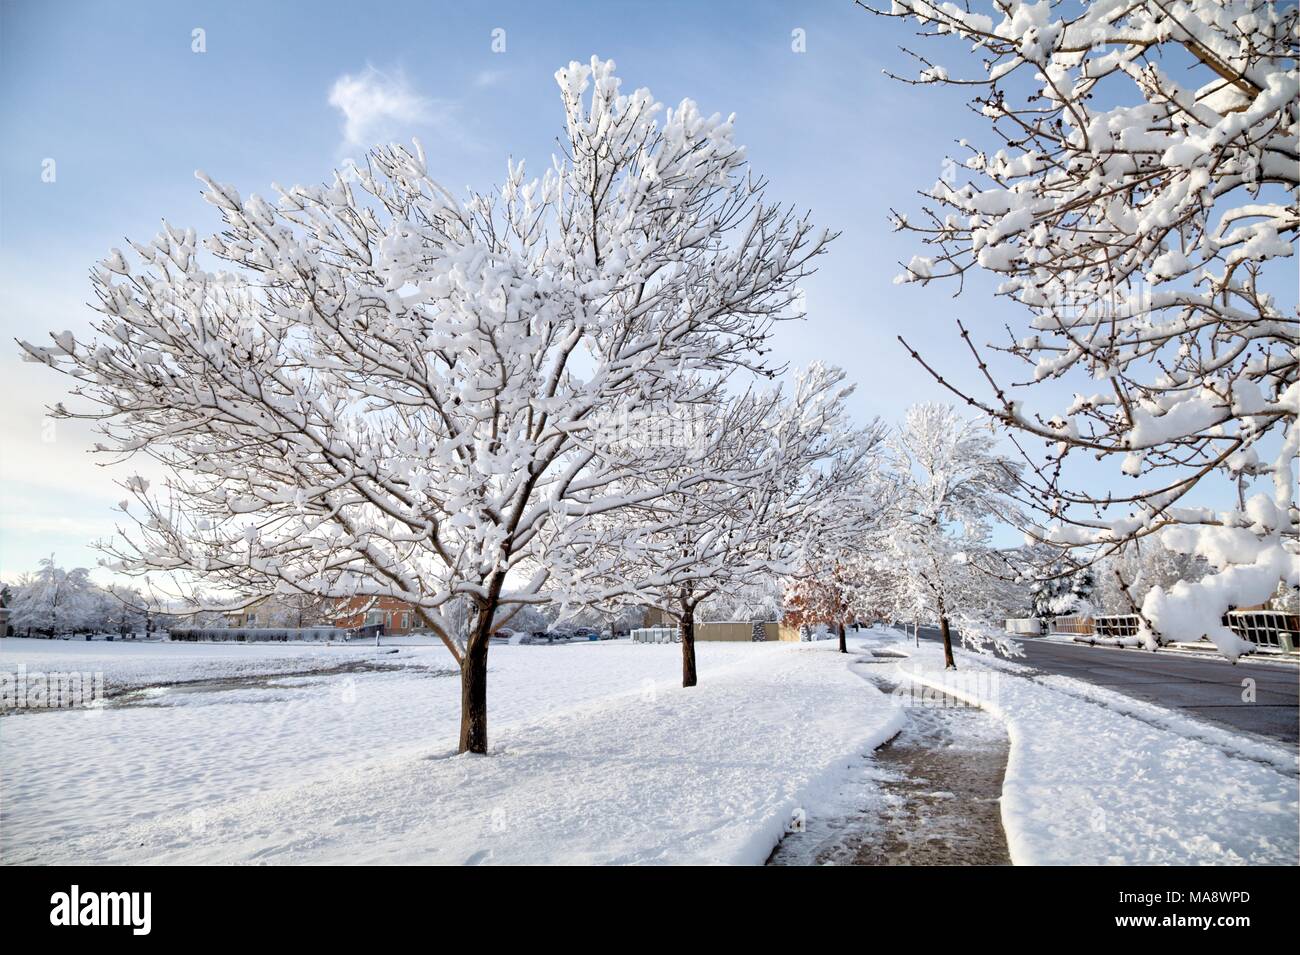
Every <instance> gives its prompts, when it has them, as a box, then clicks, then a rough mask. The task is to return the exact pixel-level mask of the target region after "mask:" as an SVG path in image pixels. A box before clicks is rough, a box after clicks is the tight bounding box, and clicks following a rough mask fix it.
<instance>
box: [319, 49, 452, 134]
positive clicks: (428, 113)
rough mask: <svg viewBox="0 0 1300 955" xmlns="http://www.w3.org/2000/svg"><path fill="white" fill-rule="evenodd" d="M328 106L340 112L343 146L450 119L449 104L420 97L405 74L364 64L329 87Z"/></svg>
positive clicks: (409, 130) (409, 131)
mask: <svg viewBox="0 0 1300 955" xmlns="http://www.w3.org/2000/svg"><path fill="white" fill-rule="evenodd" d="M329 102H330V105H331V106H333V107H335V108H336V109H338V110H339V111H340V112H342V113H343V139H344V146H345V147H357V146H361V147H369V146H373V145H375V144H376V143H378V142H380V141H382V140H384V139H386V138H392V137H394V136H408V135H410V133H411V132H413V131H414V129H415V127H419V126H436V125H441V124H443V123H446V122H448V121H449V119H450V115H451V106H450V104H447V103H444V102H441V101H439V100H434V99H430V98H428V97H424V96H421V95H420V94H419V93H417V92H416V91H415V90H414V89H412V87H411V85H410V83H409V82H407V79H406V77H405V76H403V75H402V74H401V73H400V72H399V73H382V72H380V71H379V70H377V69H375V68H374V67H373V66H367V67H366V68H365V70H364V71H363V72H361V73H357V74H352V73H345V74H344V75H342V76H340V77H339V78H338V79H337V80H335V81H334V85H333V86H332V87H331V88H330V95H329Z"/></svg>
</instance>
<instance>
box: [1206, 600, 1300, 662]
mask: <svg viewBox="0 0 1300 955" xmlns="http://www.w3.org/2000/svg"><path fill="white" fill-rule="evenodd" d="M1223 625H1224V626H1225V627H1227V628H1228V629H1230V630H1231V631H1232V632H1233V633H1235V634H1236V635H1237V636H1239V637H1241V638H1242V639H1243V640H1248V641H1249V642H1251V643H1253V644H1255V646H1257V647H1268V648H1270V649H1272V650H1282V651H1284V652H1287V653H1289V652H1291V651H1292V650H1294V649H1295V648H1296V645H1297V643H1300V639H1298V637H1300V614H1294V613H1286V612H1284V611H1281V610H1229V611H1228V612H1227V613H1225V614H1224V615H1223Z"/></svg>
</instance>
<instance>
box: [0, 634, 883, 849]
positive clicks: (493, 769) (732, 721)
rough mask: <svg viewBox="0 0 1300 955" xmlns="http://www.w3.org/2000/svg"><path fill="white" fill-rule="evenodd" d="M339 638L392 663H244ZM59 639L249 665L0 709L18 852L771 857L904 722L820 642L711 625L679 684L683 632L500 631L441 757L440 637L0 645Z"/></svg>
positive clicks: (450, 715) (106, 658)
mask: <svg viewBox="0 0 1300 955" xmlns="http://www.w3.org/2000/svg"><path fill="white" fill-rule="evenodd" d="M295 651H296V656H295ZM118 654H120V658H121V668H120V670H119V669H118V661H117V659H116V655H118ZM37 657H39V658H40V660H39V663H37V662H35V659H36V658H37ZM340 657H345V658H349V659H356V660H363V659H364V660H368V661H370V662H371V663H375V662H381V663H384V664H390V665H391V664H394V663H398V664H402V665H403V666H402V669H399V670H392V671H381V672H358V673H346V674H341V673H332V674H328V675H320V676H316V677H313V676H298V677H289V678H283V677H282V678H277V679H272V680H270V681H267V682H265V683H262V684H253V683H251V682H250V681H248V680H247V679H244V678H246V677H247V675H248V674H249V672H250V671H251V670H252V669H253V668H254V667H256V666H258V665H261V664H266V665H269V666H271V667H273V668H275V669H276V671H277V672H284V671H285V670H290V671H294V670H301V669H307V668H308V666H306V665H304V661H306V663H307V664H311V663H313V662H314V663H315V664H316V665H317V666H319V667H333V666H335V665H337V664H338V662H339V659H340ZM56 659H57V660H58V663H59V667H61V668H62V669H89V668H92V667H93V666H103V667H104V669H105V670H106V671H107V672H108V673H109V674H110V675H109V677H108V682H109V683H110V685H111V684H114V683H130V684H132V685H136V686H140V685H142V682H147V680H146V679H145V675H146V674H147V673H148V672H149V667H150V666H153V667H155V668H156V672H157V673H158V674H159V675H160V677H163V678H166V679H175V678H177V674H178V673H179V672H181V670H183V669H184V667H185V666H190V665H192V666H194V667H195V670H194V675H198V676H202V677H203V678H205V679H212V678H214V677H220V676H224V675H234V676H236V677H240V678H241V679H238V680H235V681H232V683H231V684H230V685H229V686H225V685H220V684H218V685H216V686H213V685H207V686H203V687H201V688H198V689H196V688H194V687H175V688H171V689H159V690H148V691H144V692H142V693H141V692H137V693H136V694H133V695H131V696H128V697H127V699H128V700H133V701H134V702H131V703H130V704H129V705H112V704H110V705H109V706H106V707H102V708H98V709H94V710H90V711H61V712H60V711H47V712H28V713H19V714H16V715H12V716H7V717H4V718H3V719H2V720H0V755H2V756H3V772H4V775H3V779H2V780H0V852H2V855H3V859H4V861H5V862H9V863H14V862H34V861H40V862H90V863H100V862H104V863H108V862H128V863H134V862H255V861H265V862H339V861H345V862H440V863H462V862H478V861H488V860H491V861H495V862H670V861H671V862H761V861H762V860H763V858H765V857H766V855H767V853H768V852H769V851H770V850H771V848H772V846H773V845H775V843H776V841H777V839H778V838H779V837H780V835H781V833H782V830H783V827H784V825H785V823H786V822H787V821H788V820H789V818H790V816H791V813H792V812H793V811H794V810H795V809H796V808H802V807H808V806H809V805H811V804H812V803H813V802H815V800H816V798H817V796H818V794H819V793H820V792H823V791H824V790H825V789H826V788H828V787H829V786H831V785H832V784H833V783H834V781H835V779H836V778H838V774H839V773H841V772H842V771H843V769H844V764H845V763H846V759H847V758H851V757H855V756H858V755H859V754H861V753H862V752H864V751H869V750H870V749H871V748H873V747H874V746H875V745H877V744H878V743H880V742H882V741H883V740H885V739H886V738H888V736H890V735H892V733H893V732H895V731H896V729H897V728H898V726H899V725H901V718H900V714H899V712H898V710H897V709H896V708H895V707H894V706H893V705H892V704H891V703H890V702H889V700H888V698H887V697H885V696H884V695H882V694H881V693H879V692H878V691H876V690H875V689H873V688H872V687H870V686H869V685H867V684H866V683H865V682H864V681H863V680H861V679H860V678H858V677H857V676H855V675H854V674H852V673H851V672H850V671H849V669H848V666H847V659H848V658H845V657H843V656H841V655H839V654H836V653H835V652H834V644H833V643H830V642H827V643H816V644H803V645H798V644H793V645H792V644H772V645H755V644H704V645H701V647H700V648H699V662H700V673H701V685H700V686H699V687H698V688H696V689H694V690H691V691H684V690H682V689H681V688H680V687H679V686H677V685H676V684H677V682H678V680H679V679H680V676H679V674H680V666H681V662H680V650H679V648H678V647H676V646H673V645H664V646H645V645H633V644H631V643H628V642H626V641H616V642H607V643H591V644H573V645H569V646H555V647H528V646H518V647H510V646H495V647H493V648H492V653H491V659H490V664H489V665H490V678H489V690H488V692H489V705H490V716H489V724H490V725H489V732H490V736H491V742H492V749H493V751H494V755H492V756H490V757H487V758H484V757H472V756H456V755H454V749H455V745H454V744H455V738H456V731H457V726H458V718H459V717H458V705H459V682H458V681H457V679H456V678H455V677H454V676H453V675H449V673H450V671H449V664H450V659H449V657H448V656H447V655H446V653H445V651H443V650H442V649H441V648H440V647H408V648H403V649H401V650H400V651H399V652H398V653H396V654H391V653H383V652H382V650H380V651H376V650H374V649H373V648H360V647H347V648H328V647H301V648H292V647H262V646H238V645H235V646H203V645H168V644H154V645H151V646H146V647H140V646H130V645H127V644H85V643H80V644H79V643H62V642H46V641H12V640H11V641H5V642H4V645H3V647H2V648H0V665H2V666H4V667H5V668H8V669H11V670H12V669H13V668H14V667H15V666H16V665H17V664H18V663H19V662H23V663H26V664H27V665H28V667H29V669H35V667H36V666H37V665H40V666H44V667H47V668H49V669H56V666H55V660H56ZM180 660H184V661H186V663H184V664H182V663H180V662H178V661H180ZM289 661H294V662H292V663H290V662H289ZM123 673H124V674H126V676H125V677H122V676H121V674H123Z"/></svg>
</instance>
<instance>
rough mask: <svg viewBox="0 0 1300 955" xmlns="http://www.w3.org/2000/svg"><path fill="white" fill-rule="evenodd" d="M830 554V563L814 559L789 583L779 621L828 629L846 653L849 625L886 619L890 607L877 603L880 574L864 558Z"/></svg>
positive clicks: (842, 551)
mask: <svg viewBox="0 0 1300 955" xmlns="http://www.w3.org/2000/svg"><path fill="white" fill-rule="evenodd" d="M832 553H833V554H834V559H833V560H821V559H814V562H813V563H811V564H809V565H807V566H806V567H805V568H804V570H803V572H802V573H801V574H799V575H797V576H794V577H792V578H791V579H790V582H789V585H788V586H787V588H786V591H785V616H784V618H783V620H784V622H786V623H789V624H790V625H792V626H795V627H812V626H817V625H819V624H821V625H825V626H827V627H829V628H831V631H832V632H833V633H834V634H835V635H836V636H837V637H838V638H839V649H840V653H848V652H849V648H848V639H847V636H848V627H849V625H850V624H854V623H857V622H858V621H862V620H872V621H874V620H880V619H887V618H888V617H889V616H891V613H890V611H891V610H892V605H891V604H890V603H889V602H886V601H883V600H882V599H881V597H882V590H881V589H880V588H879V586H877V585H878V584H879V583H880V579H881V578H880V573H879V570H878V568H877V567H876V566H875V563H874V562H873V561H872V560H871V559H870V558H869V557H868V556H867V555H865V554H863V553H861V552H860V551H856V550H852V549H849V548H836V549H835V550H834V551H833V552H832Z"/></svg>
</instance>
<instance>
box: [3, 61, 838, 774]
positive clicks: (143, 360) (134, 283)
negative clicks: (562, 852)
mask: <svg viewBox="0 0 1300 955" xmlns="http://www.w3.org/2000/svg"><path fill="white" fill-rule="evenodd" d="M556 80H557V82H558V84H559V87H560V93H561V100H562V104H563V109H564V115H565V120H566V125H565V130H564V134H563V135H562V137H561V150H562V153H563V155H561V156H559V157H556V158H555V160H554V162H553V163H552V165H551V167H550V168H549V169H548V170H547V172H546V173H545V175H544V176H542V177H541V178H540V179H534V180H528V179H527V178H526V177H525V173H524V166H523V164H522V163H518V164H515V163H511V164H509V166H508V174H507V177H506V180H505V183H504V185H503V186H502V187H501V188H500V189H498V190H496V191H494V192H490V193H484V194H473V195H470V196H469V197H468V198H467V199H465V200H464V201H462V200H458V199H457V198H455V197H454V196H453V195H452V194H451V193H450V192H449V191H448V190H447V189H445V188H443V187H442V186H441V185H439V183H438V182H437V181H435V180H434V179H433V178H432V177H431V176H430V174H429V172H428V171H427V169H426V164H425V154H424V152H423V150H422V149H421V148H420V146H419V144H418V143H417V144H415V147H414V149H413V150H412V149H407V148H405V147H402V146H398V145H393V146H389V147H385V148H378V149H375V150H374V151H372V152H371V153H370V154H369V156H368V157H367V159H366V161H365V164H364V166H361V167H353V168H351V169H349V170H346V171H344V172H340V173H337V174H336V175H335V177H334V179H333V181H332V182H330V183H328V184H325V185H320V186H294V187H292V188H288V189H279V188H278V187H277V191H278V193H279V198H278V201H267V200H265V199H263V198H261V197H260V196H256V195H253V196H250V197H248V198H247V199H245V198H242V197H241V196H240V194H239V193H238V192H237V191H236V190H235V189H234V188H233V187H231V186H229V185H224V184H221V183H218V182H217V181H215V180H214V179H211V178H209V177H207V176H205V175H203V174H202V173H200V174H199V178H200V179H201V180H202V181H203V182H204V184H205V186H206V191H205V198H206V199H207V200H208V201H209V202H210V203H211V204H212V205H213V206H214V207H215V208H216V209H217V210H218V212H219V214H220V216H221V219H222V222H223V224H222V227H221V229H220V231H218V232H217V233H216V234H214V235H211V236H210V237H209V238H207V239H206V240H205V241H204V242H203V243H202V244H200V242H199V239H198V237H197V236H196V234H195V232H194V231H193V230H189V229H179V228H175V227H173V226H171V225H167V224H164V228H163V230H162V232H161V233H160V234H159V235H158V236H157V237H156V238H155V239H154V240H153V241H152V242H150V243H139V244H138V243H132V244H131V246H132V249H133V250H134V252H135V258H136V259H138V262H137V263H135V264H133V263H132V262H131V261H130V260H129V258H128V256H127V255H124V254H123V253H121V252H119V251H116V250H115V251H113V253H112V254H111V255H110V256H109V257H108V258H107V259H106V260H104V261H103V262H102V263H101V264H100V265H99V267H97V268H96V269H95V271H94V273H93V279H94V285H95V292H96V295H97V296H98V298H99V302H100V304H99V310H100V312H101V313H102V318H101V319H100V320H99V321H98V323H97V326H96V327H97V330H98V332H99V338H98V339H97V340H95V341H90V342H86V341H79V340H77V338H76V337H75V336H74V335H72V334H71V333H66V332H65V333H60V334H56V335H54V336H53V339H54V342H53V345H52V346H48V347H38V346H36V345H30V344H24V346H23V347H24V348H25V350H26V351H27V353H28V355H29V356H30V357H31V358H32V359H34V360H38V361H43V362H46V363H48V364H50V365H52V366H54V367H55V368H57V369H59V370H62V371H64V372H67V373H68V374H70V375H71V376H73V378H74V380H75V385H74V387H73V392H74V394H75V395H77V396H79V397H80V398H83V399H88V400H89V401H90V402H91V407H90V408H89V409H75V410H69V409H66V408H63V407H62V406H60V407H59V408H58V409H56V413H58V414H65V415H70V416H83V415H84V416H88V417H95V418H98V419H99V420H100V427H101V429H102V431H103V432H104V434H105V435H106V441H105V443H104V444H103V445H101V447H102V448H104V449H105V450H108V451H110V452H114V451H126V452H133V453H138V452H143V453H146V454H148V455H150V456H152V457H153V458H155V459H157V460H158V461H160V462H161V463H162V465H163V466H164V467H165V469H166V471H167V473H168V474H169V475H170V476H169V479H168V482H167V488H166V491H167V493H166V494H165V495H161V496H160V495H157V494H156V493H155V494H151V493H150V492H149V488H148V485H147V483H146V482H145V481H143V480H142V479H138V480H133V481H132V482H130V488H129V490H130V493H131V500H128V501H127V502H124V506H125V505H129V508H130V514H131V515H132V517H134V518H135V519H136V522H137V523H136V526H135V528H134V529H133V530H130V531H123V532H122V535H121V540H120V541H119V542H118V543H116V544H115V545H113V547H112V553H113V554H114V556H115V557H116V558H117V559H118V560H119V561H120V566H121V567H122V569H124V570H125V571H127V572H137V573H144V572H149V571H154V570H164V571H172V572H183V573H184V574H188V575H193V576H195V577H199V578H202V579H205V580H207V581H215V582H217V583H219V584H221V585H223V586H225V587H226V588H227V589H229V590H231V591H235V592H240V593H247V594H257V593H273V592H274V593H281V594H289V593H302V594H312V595H316V596H322V597H329V598H351V597H354V596H357V595H361V596H375V597H379V596H389V597H395V598H398V599H401V600H404V601H407V602H409V603H411V604H412V605H413V606H414V607H415V609H416V612H417V614H418V615H419V617H420V619H421V621H422V622H423V623H424V625H426V626H427V627H428V628H429V629H430V630H432V631H433V632H434V633H436V634H437V635H438V636H439V637H440V638H441V639H442V641H443V642H444V643H445V644H446V646H447V649H448V651H449V652H450V653H451V654H452V656H453V657H454V658H455V659H456V660H457V662H458V663H459V664H460V668H461V680H462V721H461V733H460V748H461V750H462V751H466V750H468V751H472V752H477V753H482V752H486V750H487V689H486V685H487V654H488V646H489V637H490V635H491V633H492V632H493V630H494V629H495V628H497V627H498V626H502V625H505V624H506V623H507V622H508V620H509V616H510V614H511V612H513V611H514V610H515V609H516V608H518V607H521V606H527V605H534V604H538V603H542V602H545V601H547V600H549V599H551V597H552V596H553V595H555V594H559V595H560V596H561V597H562V598H563V599H565V600H571V601H576V602H582V601H583V600H587V599H596V598H599V597H600V594H598V593H595V592H593V591H592V589H591V588H590V587H589V586H587V584H586V583H585V580H584V576H583V574H584V573H585V571H584V570H583V568H582V567H581V566H580V559H579V558H580V555H581V554H583V553H584V550H583V546H580V545H586V546H589V545H590V541H589V540H588V538H589V537H590V536H591V535H593V534H596V533H598V532H599V531H600V529H601V528H602V527H603V526H606V525H604V524H602V523H601V521H600V520H599V518H601V517H602V516H608V515H610V514H611V513H613V512H614V511H616V510H617V509H619V508H622V507H625V506H627V505H629V504H631V503H645V502H647V501H650V500H653V499H655V498H656V497H658V496H660V495H662V494H663V493H665V492H667V491H678V490H682V489H684V488H685V487H687V486H689V484H690V483H692V482H695V481H698V480H700V479H701V478H702V476H701V475H699V474H697V473H693V471H692V469H691V468H690V467H689V465H690V463H691V462H690V460H689V459H688V458H687V457H686V452H685V451H683V452H681V453H679V454H674V453H672V451H671V450H670V449H666V450H664V451H663V453H662V454H661V455H660V456H659V457H658V458H657V459H656V460H654V461H650V462H647V461H645V460H644V458H643V457H641V456H639V455H636V454H635V453H624V452H623V451H622V450H621V449H619V448H617V447H612V446H610V445H609V444H608V443H605V442H602V441H600V440H598V439H599V438H600V432H601V428H600V426H601V423H602V422H604V421H607V420H608V419H609V417H610V416H617V415H619V414H632V413H635V412H637V411H638V410H640V409H644V408H654V407H659V406H662V405H665V404H671V405H675V406H679V407H684V406H687V405H690V404H693V403H696V402H708V401H714V400H717V398H718V396H719V395H720V394H721V391H722V388H723V386H724V378H725V377H726V376H728V375H734V374H736V373H737V372H745V371H747V370H748V371H752V372H757V373H764V374H766V373H770V371H771V369H769V368H768V367H767V365H766V364H765V359H764V357H763V354H762V353H763V351H764V350H765V349H764V348H763V346H764V342H765V341H766V338H767V336H768V333H769V330H770V328H771V325H772V323H773V322H775V321H777V320H779V319H782V318H786V317H791V316H793V315H794V314H796V313H797V307H796V305H795V301H796V297H797V293H798V289H797V287H796V285H797V282H798V281H799V280H800V279H801V278H803V277H804V276H806V275H808V274H809V272H810V271H811V269H812V265H813V260H814V259H815V257H816V256H817V255H818V254H819V253H821V252H822V251H823V249H824V247H825V245H826V243H827V242H828V241H829V239H830V238H831V236H830V235H829V234H828V233H826V232H824V231H820V230H817V229H815V228H814V227H813V226H812V224H811V223H810V222H809V221H808V219H807V218H806V217H803V216H800V215H797V214H795V213H794V212H793V211H791V210H788V209H784V208H782V207H780V206H777V205H775V204H773V203H771V202H769V201H767V200H766V199H765V198H764V182H763V181H762V180H761V179H759V178H756V177H755V176H753V175H752V174H751V173H750V171H749V169H748V165H747V162H746V159H745V153H744V149H743V148H742V147H741V146H739V145H738V144H737V143H736V142H735V140H734V137H733V126H732V121H731V119H730V118H724V117H721V116H718V115H713V116H706V115H704V114H702V113H701V112H700V111H699V109H698V108H697V107H696V105H695V103H694V102H692V101H690V100H683V101H682V102H681V103H680V104H679V105H678V106H677V107H676V108H672V109H668V110H664V109H663V108H662V107H661V105H660V104H659V103H657V102H656V101H655V100H654V98H653V97H652V96H651V95H650V93H649V91H648V90H645V89H637V90H635V91H633V92H631V93H624V92H622V91H621V90H620V86H619V80H618V78H617V77H616V76H615V73H614V64H613V63H612V62H611V61H602V60H599V59H597V58H594V57H593V58H592V60H591V63H590V65H584V64H582V63H578V62H574V63H571V64H570V65H569V66H568V67H566V68H564V69H561V70H560V71H558V72H557V73H556ZM209 256H215V258H216V259H217V260H220V261H221V262H223V263H224V266H223V267H222V268H221V269H219V270H214V269H213V268H212V267H211V266H210V265H209V264H207V260H208V257H209ZM632 473H635V475H636V476H637V477H638V479H639V480H640V481H641V488H640V490H639V491H638V492H637V495H634V496H631V497H629V496H625V494H624V492H623V491H622V490H620V488H622V487H623V486H624V484H625V482H626V479H627V478H628V477H629V476H630V475H631V474H632ZM656 475H659V476H661V477H662V478H663V480H662V481H660V482H656V481H655V480H654V478H655V476H656ZM458 598H463V599H465V600H468V601H469V602H470V603H471V604H472V607H473V614H472V618H471V621H470V623H469V625H468V628H467V629H466V630H464V631H461V630H459V629H457V628H456V627H454V626H453V621H450V620H448V619H447V618H446V617H445V616H444V615H443V610H444V608H446V607H447V606H449V604H450V603H451V602H453V601H455V600H457V599H458Z"/></svg>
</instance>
